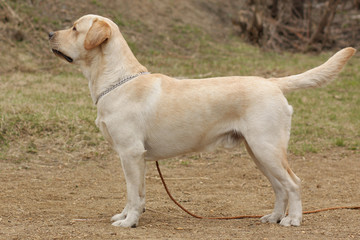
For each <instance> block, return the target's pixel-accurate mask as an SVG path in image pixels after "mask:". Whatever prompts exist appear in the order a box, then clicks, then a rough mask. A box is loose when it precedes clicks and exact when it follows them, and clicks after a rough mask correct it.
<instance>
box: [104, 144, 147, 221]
mask: <svg viewBox="0 0 360 240" xmlns="http://www.w3.org/2000/svg"><path fill="white" fill-rule="evenodd" d="M116 150H117V152H118V153H119V155H120V159H121V165H122V168H123V171H124V175H125V179H126V189H127V204H126V206H125V208H124V210H123V211H122V213H120V214H116V215H115V216H113V217H112V218H111V220H112V221H114V222H113V224H112V225H114V226H121V227H136V226H137V225H138V222H139V218H140V216H141V214H142V213H143V211H144V208H145V171H146V162H145V160H144V153H145V149H144V147H143V144H142V143H140V142H139V143H138V144H134V145H133V146H131V147H128V148H126V149H116Z"/></svg>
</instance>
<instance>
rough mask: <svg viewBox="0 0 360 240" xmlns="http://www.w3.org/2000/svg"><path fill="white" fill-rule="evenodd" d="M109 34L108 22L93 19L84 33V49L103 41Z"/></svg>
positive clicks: (93, 46)
mask: <svg viewBox="0 0 360 240" xmlns="http://www.w3.org/2000/svg"><path fill="white" fill-rule="evenodd" d="M110 35H111V28H110V25H109V24H108V23H106V22H105V21H102V20H95V21H94V22H93V24H92V26H91V27H90V29H89V31H88V32H87V34H86V37H85V41H84V47H85V49H86V50H91V49H93V48H95V47H97V46H99V45H100V44H102V43H103V42H104V41H106V40H107V39H108V38H109V37H110Z"/></svg>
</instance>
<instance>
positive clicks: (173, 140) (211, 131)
mask: <svg viewBox="0 0 360 240" xmlns="http://www.w3.org/2000/svg"><path fill="white" fill-rule="evenodd" d="M240 122H241V121H235V120H234V121H226V120H224V121H219V123H218V124H207V123H204V122H202V123H200V122H199V123H193V124H192V125H191V126H190V125H188V126H185V125H187V124H184V125H183V126H180V124H181V123H178V128H176V127H163V128H162V129H161V130H159V131H156V132H155V133H154V134H152V135H150V136H149V137H148V138H147V140H146V141H145V143H144V145H145V149H146V154H145V159H146V160H158V159H164V158H171V157H175V156H178V155H181V154H185V153H190V152H206V151H212V150H214V149H215V148H216V147H219V146H222V147H225V148H233V147H236V146H239V144H240V143H241V141H242V140H243V136H242V134H241V126H242V124H241V123H240ZM236 123H238V124H236Z"/></svg>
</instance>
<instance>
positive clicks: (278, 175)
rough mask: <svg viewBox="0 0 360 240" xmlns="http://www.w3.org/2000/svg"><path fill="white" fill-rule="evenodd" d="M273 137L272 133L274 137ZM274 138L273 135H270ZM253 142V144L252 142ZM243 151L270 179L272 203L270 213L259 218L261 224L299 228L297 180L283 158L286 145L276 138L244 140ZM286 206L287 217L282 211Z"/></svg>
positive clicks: (299, 200) (299, 211)
mask: <svg viewBox="0 0 360 240" xmlns="http://www.w3.org/2000/svg"><path fill="white" fill-rule="evenodd" d="M275 136H276V134H275ZM272 137H274V135H273V136H272ZM254 140H255V141H254ZM246 141H247V144H248V146H247V148H248V151H249V152H250V155H253V158H254V160H255V163H256V164H257V165H258V166H259V168H260V170H261V171H262V172H263V173H264V174H265V176H266V177H267V178H268V179H269V180H270V182H271V184H272V187H273V189H274V191H275V195H276V201H275V207H274V211H273V213H271V214H269V215H266V216H264V217H262V219H261V220H262V221H263V222H279V221H280V224H281V225H283V226H290V225H292V226H299V225H300V223H301V220H302V206H301V199H300V179H299V178H298V177H297V176H296V175H295V174H294V173H293V172H292V170H291V169H290V167H289V165H288V163H287V159H286V145H287V142H286V143H281V139H280V141H277V139H272V140H270V139H266V137H265V138H262V137H261V136H258V138H257V139H252V138H251V137H250V138H246ZM287 202H288V203H289V214H288V216H286V217H284V216H285V211H286V207H287Z"/></svg>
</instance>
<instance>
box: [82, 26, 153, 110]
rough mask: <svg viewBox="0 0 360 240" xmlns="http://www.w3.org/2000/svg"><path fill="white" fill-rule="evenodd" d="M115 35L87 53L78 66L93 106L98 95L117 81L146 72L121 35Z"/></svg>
mask: <svg viewBox="0 0 360 240" xmlns="http://www.w3.org/2000/svg"><path fill="white" fill-rule="evenodd" d="M116 34H117V35H118V36H116V37H113V38H112V40H109V42H107V43H105V44H103V45H100V46H99V47H98V48H97V49H94V50H93V51H92V52H89V55H88V56H87V57H86V58H85V59H86V60H85V61H83V62H82V63H81V64H80V67H81V70H82V72H83V74H84V76H85V77H86V78H87V79H88V81H89V89H90V94H91V98H92V100H93V102H94V104H95V102H96V99H97V97H98V96H99V94H100V93H101V92H103V91H104V90H106V89H107V88H109V87H110V86H112V85H114V83H116V82H117V81H118V80H119V79H122V78H125V77H127V76H131V75H135V74H138V73H141V72H147V69H146V68H145V67H144V66H143V65H141V64H140V63H139V62H138V60H137V59H136V58H135V56H134V54H133V53H132V51H131V50H130V48H129V46H128V44H127V43H126V41H125V39H124V38H123V37H122V35H121V33H120V32H118V33H116Z"/></svg>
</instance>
